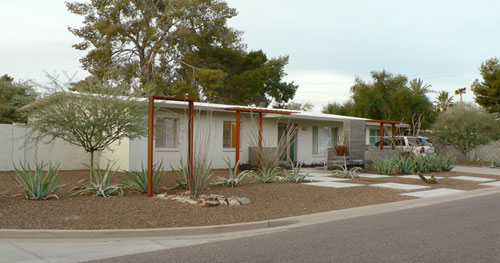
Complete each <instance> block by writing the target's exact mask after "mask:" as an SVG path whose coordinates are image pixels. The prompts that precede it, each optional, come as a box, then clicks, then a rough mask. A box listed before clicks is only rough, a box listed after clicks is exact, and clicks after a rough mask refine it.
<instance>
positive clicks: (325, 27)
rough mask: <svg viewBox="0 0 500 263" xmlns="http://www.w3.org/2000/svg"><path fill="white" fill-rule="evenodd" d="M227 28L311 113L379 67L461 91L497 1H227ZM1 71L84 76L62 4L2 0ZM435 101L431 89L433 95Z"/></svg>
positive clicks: (484, 49) (491, 30)
mask: <svg viewBox="0 0 500 263" xmlns="http://www.w3.org/2000/svg"><path fill="white" fill-rule="evenodd" d="M228 2H229V5H230V6H231V7H234V8H236V9H237V10H238V13H239V14H238V16H237V17H235V18H233V19H232V20H231V21H230V25H231V26H232V27H235V28H237V29H239V30H242V31H244V35H243V38H244V42H245V43H247V45H248V48H249V50H258V49H262V50H263V51H264V52H266V54H268V56H270V57H276V56H281V55H289V56H290V63H289V65H288V66H287V67H286V72H287V73H288V76H287V80H288V81H294V82H295V83H297V84H299V90H298V92H297V95H296V97H295V100H296V101H299V102H305V101H309V102H313V103H314V104H315V105H316V110H321V106H322V105H324V104H326V103H328V102H330V101H338V102H342V101H345V100H347V99H348V98H349V95H350V94H349V88H350V86H351V85H352V84H353V80H354V77H355V76H359V77H361V78H363V79H365V80H369V79H370V78H369V77H370V72H371V71H373V70H377V71H379V70H382V69H386V70H388V71H389V72H391V73H395V74H404V75H406V76H407V77H408V78H409V79H412V78H416V77H418V78H422V79H423V80H424V82H426V83H429V84H431V85H432V88H433V89H434V90H447V91H449V92H450V93H453V92H454V90H456V89H458V88H463V87H467V88H468V90H467V94H466V95H465V97H464V100H466V101H472V100H473V94H472V92H471V91H470V90H469V87H470V84H471V83H472V82H473V81H474V79H476V78H479V77H480V76H479V66H480V65H481V62H483V61H485V60H486V59H489V58H492V57H500V45H499V43H500V29H499V25H500V15H498V10H500V1H494V0H489V1H488V0H475V1H457V0H455V1H451V0H434V1H425V0H424V1H422V0H421V1H396V0H394V1H389V0H384V1H373V0H372V1H369V0H367V1H359V0H358V1H333V0H329V1H328V0H309V1H304V0H300V1H299V0H252V1H249V0H229V1H228ZM0 10H2V15H1V16H0V36H1V41H0V74H5V73H6V74H9V75H11V76H13V77H15V78H16V79H33V80H35V81H37V82H40V83H44V82H46V81H47V80H46V78H45V73H44V71H47V72H50V73H52V72H62V71H65V72H68V73H69V74H73V73H77V78H78V79H81V78H84V77H85V76H86V75H87V73H86V72H85V71H83V70H82V69H81V68H80V64H79V61H78V59H79V58H80V57H82V56H84V54H85V53H84V52H81V51H76V50H74V49H73V48H72V47H71V45H72V44H74V43H77V42H79V40H78V39H77V38H75V37H74V36H73V35H72V34H71V33H69V32H68V30H67V27H68V25H71V26H73V27H77V26H78V25H79V23H80V21H81V18H80V17H78V16H76V15H72V14H70V13H69V12H68V11H67V10H66V7H65V4H64V1H60V0H50V1H40V0H18V1H7V0H4V1H0ZM431 97H432V98H434V95H431Z"/></svg>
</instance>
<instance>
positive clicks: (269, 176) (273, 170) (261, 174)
mask: <svg viewBox="0 0 500 263" xmlns="http://www.w3.org/2000/svg"><path fill="white" fill-rule="evenodd" d="M279 169H280V168H279V167H265V166H264V167H262V168H261V169H259V170H258V171H257V172H254V176H255V178H256V181H258V182H261V183H265V184H268V183H273V182H274V181H275V180H276V176H277V175H278V170H279Z"/></svg>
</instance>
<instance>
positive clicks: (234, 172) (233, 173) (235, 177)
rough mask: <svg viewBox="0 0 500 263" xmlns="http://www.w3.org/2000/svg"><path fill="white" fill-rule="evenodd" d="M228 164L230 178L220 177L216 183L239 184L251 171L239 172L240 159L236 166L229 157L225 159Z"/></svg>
mask: <svg viewBox="0 0 500 263" xmlns="http://www.w3.org/2000/svg"><path fill="white" fill-rule="evenodd" d="M224 161H225V162H226V165H227V169H228V170H229V178H225V177H219V180H218V181H217V182H215V183H214V184H215V185H227V186H231V187H235V186H238V185H239V184H241V182H242V181H243V179H245V177H247V176H248V174H249V171H243V172H240V173H238V166H239V164H240V161H237V162H236V164H235V165H234V166H232V165H231V161H230V160H229V159H227V160H224Z"/></svg>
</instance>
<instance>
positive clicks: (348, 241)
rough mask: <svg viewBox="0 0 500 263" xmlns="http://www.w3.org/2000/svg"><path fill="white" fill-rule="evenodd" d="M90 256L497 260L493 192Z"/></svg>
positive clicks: (499, 198) (499, 223)
mask: <svg viewBox="0 0 500 263" xmlns="http://www.w3.org/2000/svg"><path fill="white" fill-rule="evenodd" d="M92 262H148V263H154V262H474V263H480V262H500V194H499V193H495V194H490V195H484V196H479V197H473V198H468V199H461V200H456V201H451V202H445V203H439V204H434V205H429V206H421V207H416V208H411V209H405V210H400V211H394V212H387V213H380V214H373V215H368V216H361V217H356V218H350V219H343V220H337V221H332V222H327V223H321V224H316V225H309V226H303V227H298V228H292V229H289V230H287V231H280V232H275V233H268V234H262V235H257V236H251V237H243V238H238V239H232V240H226V241H220V242H211V243H205V244H202V245H194V246H189V247H182V248H173V249H167V250H160V251H155V252H149V253H143V254H135V255H128V256H123V257H118V258H112V259H103V260H98V261H92Z"/></svg>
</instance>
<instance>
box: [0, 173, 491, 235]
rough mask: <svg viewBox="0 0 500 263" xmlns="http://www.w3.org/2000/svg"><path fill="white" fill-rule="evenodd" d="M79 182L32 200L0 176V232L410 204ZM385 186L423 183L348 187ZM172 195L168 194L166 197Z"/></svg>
mask: <svg viewBox="0 0 500 263" xmlns="http://www.w3.org/2000/svg"><path fill="white" fill-rule="evenodd" d="M214 173H215V174H216V175H221V176H225V175H226V171H225V170H215V171H214ZM451 174H452V176H456V175H470V174H460V173H435V175H436V176H445V177H448V176H451ZM477 176H481V177H489V176H485V175H477ZM216 177H217V176H214V178H216ZM83 178H88V171H62V172H61V176H60V177H59V181H58V184H61V185H64V186H63V187H62V188H61V189H60V190H59V192H58V193H57V194H58V196H59V198H60V199H59V200H57V199H52V200H47V201H33V200H27V199H25V198H24V197H23V196H22V195H20V194H19V193H20V189H19V188H18V187H17V186H16V185H15V184H14V182H13V180H12V179H11V178H10V177H8V175H7V172H0V180H1V181H0V182H1V184H0V193H2V192H5V193H4V194H2V195H0V229H125V228H162V227H181V226H202V225H218V224H230V223H240V222H251V221H259V220H267V219H276V218H282V217H289V216H296V215H304V214H311V213H317V212H324V211H330V210H338V209H344V208H350V207H358V206H366V205H373V204H380V203H387V202H395V201H400V200H407V199H413V198H412V197H407V196H401V195H399V194H400V193H401V192H399V191H395V190H390V189H383V188H377V187H368V186H365V187H354V188H340V189H336V188H327V187H317V186H307V185H302V184H292V183H274V184H261V183H249V182H247V183H246V184H244V185H243V186H240V187H235V188H231V187H225V186H212V187H210V189H207V191H206V193H216V194H222V195H225V196H231V195H235V196H239V197H248V198H250V200H251V201H252V203H251V204H249V205H244V206H236V207H215V208H206V207H199V206H194V205H190V204H185V203H179V202H173V201H167V200H160V199H156V198H147V197H146V196H145V195H142V194H138V193H133V192H126V193H125V195H124V196H114V197H109V198H103V197H93V196H71V193H72V191H71V190H72V188H73V187H74V186H75V185H76V182H77V181H79V180H80V179H83ZM387 181H391V182H400V183H409V184H424V183H423V182H421V181H420V180H416V179H403V178H389V179H385V178H380V179H356V180H353V181H352V182H353V183H363V184H373V183H378V182H380V183H381V182H387ZM174 184H175V176H174V175H173V173H168V175H167V176H166V179H165V180H164V181H163V187H167V186H168V187H169V186H173V185H174ZM433 187H435V188H441V187H446V188H453V189H464V190H469V189H477V188H481V187H480V186H479V185H478V183H474V182H466V181H460V180H453V179H447V178H446V179H443V180H439V184H437V185H433ZM174 192H175V191H173V190H168V193H169V194H171V193H174Z"/></svg>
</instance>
